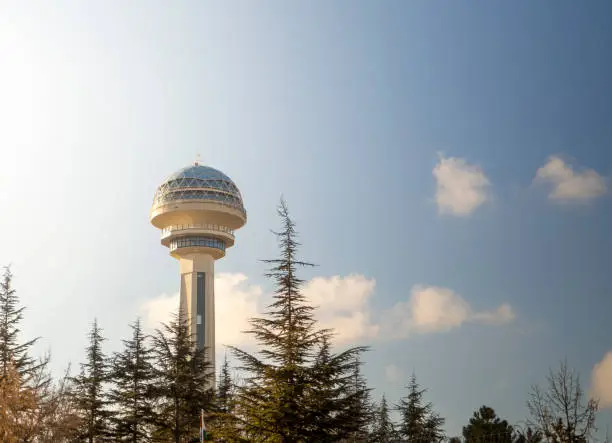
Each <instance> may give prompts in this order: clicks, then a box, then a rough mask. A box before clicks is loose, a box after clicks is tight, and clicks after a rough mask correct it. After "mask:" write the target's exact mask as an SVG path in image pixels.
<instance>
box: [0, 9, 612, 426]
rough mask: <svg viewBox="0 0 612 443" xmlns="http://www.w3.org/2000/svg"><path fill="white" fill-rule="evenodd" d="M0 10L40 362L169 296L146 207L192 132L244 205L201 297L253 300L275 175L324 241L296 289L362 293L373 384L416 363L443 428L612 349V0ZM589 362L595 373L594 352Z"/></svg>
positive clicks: (9, 176)
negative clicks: (242, 220)
mask: <svg viewBox="0 0 612 443" xmlns="http://www.w3.org/2000/svg"><path fill="white" fill-rule="evenodd" d="M0 10H1V13H0V65H1V66H2V69H1V70H0V96H1V97H2V100H1V101H0V207H1V208H2V216H1V217H0V244H1V245H2V247H1V248H0V263H2V264H8V263H12V264H13V271H14V272H15V274H16V278H15V284H16V287H17V289H18V290H19V293H20V295H21V297H22V300H23V301H24V303H25V304H27V305H28V313H27V318H26V324H25V325H24V333H26V334H29V335H42V336H43V340H42V342H41V349H46V348H51V350H52V352H53V355H54V365H55V366H56V367H57V368H63V367H64V366H65V365H66V364H67V363H68V362H69V361H72V362H73V363H76V362H77V361H79V360H80V358H81V356H82V348H83V346H84V344H85V343H84V342H85V333H86V331H87V330H88V325H89V323H90V322H91V320H92V319H93V317H98V318H99V320H100V323H101V325H102V327H104V328H105V330H106V333H107V336H108V337H109V342H108V349H109V351H111V350H114V349H117V348H118V346H119V343H120V338H121V337H123V336H124V335H125V334H126V333H127V331H128V328H127V324H128V323H129V322H130V321H132V320H133V319H134V318H135V317H136V316H137V315H142V313H143V309H145V312H148V313H149V314H151V313H152V311H153V310H154V309H158V310H159V309H161V307H163V306H167V305H168V304H169V303H173V300H174V299H173V298H172V297H173V294H175V293H176V291H177V290H178V284H179V280H178V272H177V271H178V266H177V264H176V262H174V261H173V260H172V259H171V258H170V257H169V256H168V255H167V251H165V250H164V249H163V248H162V247H161V245H160V244H159V233H158V232H156V230H155V229H154V228H153V227H152V226H150V225H149V223H148V210H149V208H150V205H151V202H152V197H153V193H154V191H155V188H156V186H157V185H158V184H159V183H160V182H161V181H162V180H163V179H164V177H165V176H167V175H168V174H170V173H171V172H173V171H174V170H176V169H179V168H180V167H182V166H185V165H186V164H188V163H190V162H191V161H193V160H194V158H195V154H196V153H200V154H201V158H202V162H203V163H206V164H210V165H211V166H213V167H217V168H219V169H221V170H222V171H224V172H225V173H227V174H228V175H229V176H230V177H232V178H233V179H234V181H235V182H236V183H237V185H238V186H239V187H240V189H241V191H242V193H243V197H244V200H245V204H246V207H247V210H248V214H249V222H248V224H247V226H246V227H245V228H243V229H242V230H240V232H239V233H238V238H237V242H236V246H235V247H234V248H233V249H231V250H230V251H229V252H228V255H227V257H226V258H225V259H223V260H222V261H220V262H218V263H217V270H218V271H219V272H220V273H223V274H224V277H223V278H224V279H225V280H220V284H219V285H217V299H218V300H219V299H220V298H222V297H223V296H225V297H223V298H224V300H226V302H225V303H226V307H230V308H231V307H232V306H234V307H235V306H236V305H237V304H240V306H241V309H242V310H241V312H244V313H249V312H251V310H252V309H253V306H254V305H256V306H257V307H258V308H260V307H261V305H262V304H264V303H265V298H266V293H267V291H268V290H269V284H268V283H267V282H266V281H265V280H264V279H263V277H262V273H263V270H264V268H263V265H262V264H261V263H260V262H259V261H258V259H261V258H269V257H271V256H274V254H275V252H276V245H275V242H274V238H273V237H272V236H271V234H269V229H270V228H274V227H276V226H277V219H276V214H275V205H276V204H277V202H278V199H279V197H280V195H281V193H282V194H283V195H284V196H285V198H286V199H287V200H288V203H289V206H290V209H291V210H292V213H293V215H294V217H295V219H296V222H297V223H298V227H299V229H300V231H301V235H302V237H301V239H302V242H303V244H304V246H303V255H304V257H305V258H306V259H308V260H310V261H313V262H316V263H318V264H319V266H318V267H317V268H315V269H314V270H313V271H312V272H310V271H309V273H308V274H307V277H309V278H310V277H318V278H319V280H315V281H314V282H313V283H311V285H310V286H309V287H308V288H307V290H308V291H310V292H309V293H310V294H314V295H313V297H319V298H317V299H316V300H317V301H318V303H319V304H320V305H321V306H322V311H325V312H326V313H327V314H326V315H327V317H326V319H327V320H326V321H328V322H331V324H342V323H334V322H340V321H342V319H341V318H340V317H341V316H340V315H339V314H338V313H339V312H341V311H343V310H350V311H351V312H352V314H355V315H354V316H353V317H351V318H352V319H353V320H354V321H355V322H354V323H351V325H352V327H355V328H356V329H354V330H352V329H351V333H352V334H353V335H350V334H349V332H348V331H349V329H350V328H349V327H348V326H347V327H346V328H345V329H343V330H344V332H345V339H346V341H347V342H350V341H351V340H353V342H355V343H363V342H368V343H371V344H372V346H373V350H372V351H371V352H370V353H369V354H368V356H367V357H366V360H367V366H366V368H365V372H366V374H367V376H368V378H369V380H370V382H371V384H372V386H373V387H375V388H376V395H380V394H381V393H382V392H386V394H387V396H388V398H389V399H391V400H392V401H396V400H397V398H398V397H399V396H400V395H401V394H402V393H403V392H402V391H401V389H400V388H401V386H402V385H403V384H404V383H405V381H406V379H407V377H408V375H409V374H410V373H411V372H412V371H413V370H414V371H415V372H416V374H417V377H418V378H419V380H420V381H421V382H422V384H423V385H424V386H425V387H427V388H428V389H429V396H430V397H429V398H430V399H431V400H432V401H433V402H434V403H435V405H436V407H437V408H438V409H439V411H440V412H441V413H442V414H443V415H444V416H445V417H447V420H448V423H447V424H448V426H447V429H448V431H449V432H450V433H451V434H455V433H458V432H460V428H461V426H462V425H463V424H464V423H466V422H467V419H468V418H469V416H470V415H471V414H472V411H473V410H474V409H476V408H478V407H479V406H481V405H482V404H488V405H490V406H492V407H494V408H495V409H496V410H497V411H498V412H499V414H500V415H502V416H504V417H506V418H507V419H508V420H509V421H511V422H516V421H519V420H522V419H524V418H525V417H526V410H525V400H526V399H527V395H528V392H529V386H530V385H531V384H533V383H542V382H544V377H545V375H546V373H547V370H548V368H549V367H551V366H556V365H557V363H558V362H559V360H561V359H563V358H565V357H567V358H568V361H569V363H570V364H571V365H572V366H573V367H575V368H576V369H577V370H579V371H580V373H581V376H582V380H583V383H584V384H585V386H587V387H588V386H591V374H592V370H593V368H594V365H596V364H597V363H598V362H600V361H602V359H604V356H605V355H606V353H607V352H609V351H612V326H611V325H612V322H611V321H610V316H611V315H610V313H611V312H612V298H611V297H610V293H611V291H612V276H611V274H610V272H609V269H610V268H609V266H610V262H611V261H612V252H611V251H612V236H611V235H610V228H609V227H610V226H612V206H611V204H612V202H611V201H610V193H609V189H610V184H609V181H608V177H610V176H611V175H612V149H611V146H612V125H610V123H609V122H610V119H611V117H612V88H611V87H610V78H612V62H610V57H609V48H610V47H611V45H612V29H611V28H610V26H609V17H610V14H611V13H612V7H611V6H610V5H609V3H607V2H603V1H601V2H598V1H591V2H586V3H580V4H578V3H576V2H571V1H555V2H552V1H543V2H537V3H536V2H527V1H518V2H506V3H502V2H485V1H476V2H469V4H468V3H467V2H435V3H434V2H424V1H411V2H405V1H385V2H367V1H357V0H355V1H350V2H349V1H336V2H282V1H266V2H257V3H255V2H237V1H225V2H200V1H198V2H196V1H193V2H188V1H184V2H180V3H176V2H175V3H173V5H172V6H170V4H169V3H167V2H162V1H148V2H130V4H129V5H128V4H125V2H112V1H109V2H97V3H96V2H88V3H87V4H83V3H81V2H76V1H75V2H68V1H57V2H54V4H53V7H51V6H50V5H47V4H46V3H43V2H38V3H37V2H34V3H28V4H26V3H24V2H10V1H9V2H3V3H2V6H0ZM551 156H554V157H551ZM436 168H438V169H436ZM540 168H542V169H540ZM570 168H573V169H570ZM589 170H590V171H591V172H588V171H589ZM434 171H438V172H439V174H438V175H435V174H434ZM538 171H540V173H539V176H540V179H536V175H538ZM555 192H556V193H555ZM333 276H337V279H336V280H333V279H332V277H333ZM317 289H318V290H319V292H318V294H319V295H316V294H315V293H316V292H317V291H316V290H317ZM334 291H336V292H334ZM338 291H339V292H338ZM340 292H341V294H340ZM321 294H323V295H325V296H323V295H321ZM353 294H354V296H353ZM459 296H460V297H461V298H460V299H459V298H457V297H459ZM232 297H235V298H232ZM436 297H437V298H436ZM409 300H412V303H413V304H412V305H411V304H410V303H411V302H409ZM436 300H437V301H438V302H439V303H438V304H435V303H433V304H432V303H429V302H432V301H436ZM462 300H463V301H462ZM156 302H159V303H158V304H155V303H156ZM164 303H165V304H164ZM221 303H223V302H221ZM427 303H429V304H427ZM143 306H144V308H143ZM466 306H467V307H466ZM504 306H505V307H506V308H505V309H506V310H504V309H502V310H501V311H498V309H499V308H500V307H504ZM147 307H148V309H149V311H146V309H147ZM419 309H421V310H419ZM435 309H438V310H439V312H443V313H445V314H444V315H438V316H436V314H435V312H438V311H435ZM419 312H420V313H421V314H419ZM439 312H438V313H439ZM357 314H359V315H362V317H359V316H358V315H357ZM156 315H157V314H156ZM419 315H420V316H419ZM428 315H429V316H428ZM431 315H433V317H431ZM402 316H405V317H406V318H407V320H406V322H405V324H404V326H405V327H406V328H407V329H406V330H405V331H404V333H403V334H399V335H401V336H394V334H393V333H392V331H390V328H389V327H388V326H389V325H394V324H400V323H402ZM225 320H227V319H225ZM394 321H395V322H399V323H393V322H394ZM217 323H218V328H225V329H224V330H225V331H226V334H230V335H231V329H232V326H233V325H232V324H230V323H229V322H228V321H224V318H223V316H222V313H219V312H218V313H217ZM449 325H450V326H449ZM360 326H364V327H363V328H361V327H360ZM400 329H401V328H400ZM230 335H227V337H230ZM231 337H236V334H234V335H232V336H231ZM351 337H352V338H351ZM228 340H229V338H228ZM607 361H608V360H606V362H607ZM600 369H601V370H600V371H599V372H598V373H597V374H599V375H598V376H599V379H598V380H600V382H599V383H600V384H599V385H598V386H599V388H600V389H604V390H605V389H608V390H607V391H605V393H607V395H609V396H610V397H612V392H610V390H612V387H610V384H609V383H608V385H607V386H606V385H605V383H603V382H601V380H604V381H606V380H612V357H610V359H609V362H608V363H606V364H603V363H602V365H601V366H600ZM606 370H607V371H610V372H607V373H606V372H605V371H606ZM606 374H608V375H606ZM610 404H611V405H612V398H611V400H610ZM599 425H600V427H601V428H605V426H606V425H608V426H610V427H611V428H612V414H611V413H610V410H609V409H608V410H604V411H603V412H602V413H601V414H600V417H599Z"/></svg>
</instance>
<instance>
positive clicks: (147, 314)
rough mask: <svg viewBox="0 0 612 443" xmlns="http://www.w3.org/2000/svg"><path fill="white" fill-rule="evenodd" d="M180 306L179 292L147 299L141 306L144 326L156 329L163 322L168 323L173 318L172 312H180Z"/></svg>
mask: <svg viewBox="0 0 612 443" xmlns="http://www.w3.org/2000/svg"><path fill="white" fill-rule="evenodd" d="M178 307H179V294H178V292H177V293H176V294H172V295H168V294H162V295H160V296H159V297H157V298H153V299H150V300H147V301H145V302H144V303H143V304H142V305H141V307H140V312H141V314H142V319H143V323H144V326H145V327H146V328H147V329H156V328H158V327H159V325H160V324H161V323H167V322H168V321H169V320H170V319H171V318H172V314H176V312H178Z"/></svg>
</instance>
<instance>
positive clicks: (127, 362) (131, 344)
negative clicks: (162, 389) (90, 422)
mask: <svg viewBox="0 0 612 443" xmlns="http://www.w3.org/2000/svg"><path fill="white" fill-rule="evenodd" d="M130 327H131V329H132V338H131V339H130V340H123V345H124V349H123V351H122V352H119V353H116V354H115V355H114V358H113V367H112V382H113V387H112V389H111V390H110V393H109V400H110V401H111V402H112V404H113V407H114V409H115V410H116V413H115V415H114V417H113V422H114V424H115V426H114V428H115V429H114V436H115V438H118V439H121V441H130V442H132V443H136V442H142V441H148V439H149V436H150V426H151V423H152V422H153V406H154V405H153V398H152V395H151V394H152V387H153V377H154V373H153V364H152V351H151V349H150V348H149V347H148V345H147V341H146V336H145V334H144V333H143V331H142V326H141V323H140V319H138V320H136V321H135V322H134V323H133V324H132V325H130Z"/></svg>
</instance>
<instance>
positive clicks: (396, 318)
mask: <svg viewBox="0 0 612 443" xmlns="http://www.w3.org/2000/svg"><path fill="white" fill-rule="evenodd" d="M514 317H515V315H514V312H513V310H512V308H511V307H510V305H508V304H503V305H501V306H500V307H499V308H497V309H496V310H495V311H480V312H474V311H473V310H472V308H471V307H470V305H469V304H468V302H467V301H465V300H464V299H463V298H462V297H461V296H460V295H459V294H457V293H456V292H454V291H453V290H451V289H448V288H441V287H437V286H419V285H417V286H414V287H413V288H412V291H411V294H410V298H409V299H408V300H407V301H403V302H399V303H397V304H396V305H395V306H394V307H393V308H392V309H391V310H390V311H389V313H388V318H389V319H390V321H389V322H388V323H387V324H386V328H385V335H389V336H393V337H395V338H405V337H408V336H409V335H410V334H411V333H413V332H415V333H420V334H425V333H433V332H446V331H449V330H451V329H454V328H458V327H459V326H461V325H462V324H464V323H467V322H476V323H485V324H489V325H503V324H506V323H509V322H511V321H512V320H514Z"/></svg>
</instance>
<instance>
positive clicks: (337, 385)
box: [304, 335, 369, 442]
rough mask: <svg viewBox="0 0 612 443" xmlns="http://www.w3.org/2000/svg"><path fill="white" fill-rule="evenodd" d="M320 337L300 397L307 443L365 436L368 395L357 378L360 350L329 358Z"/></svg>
mask: <svg viewBox="0 0 612 443" xmlns="http://www.w3.org/2000/svg"><path fill="white" fill-rule="evenodd" d="M330 339H331V336H330V335H323V336H322V337H321V343H320V345H319V351H318V353H317V356H316V358H315V360H314V363H313V365H312V367H311V368H310V371H311V373H310V375H309V379H310V380H311V381H310V382H309V383H308V386H307V388H306V390H305V393H304V399H305V401H304V403H305V407H304V412H305V419H304V422H305V423H307V424H308V429H307V430H306V435H307V437H308V439H309V440H311V441H321V442H327V441H338V440H341V441H342V439H343V438H348V439H349V440H351V441H353V440H355V439H356V438H357V436H360V437H363V434H365V432H364V431H365V427H366V426H365V425H366V421H365V413H364V407H363V406H364V403H365V402H366V401H367V399H368V397H367V395H369V391H368V390H367V388H365V384H364V383H363V380H362V378H361V375H360V374H359V365H360V363H359V359H358V356H359V353H361V351H362V349H361V348H353V349H349V350H348V351H345V352H342V353H339V354H333V353H332V352H331V344H330Z"/></svg>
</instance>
